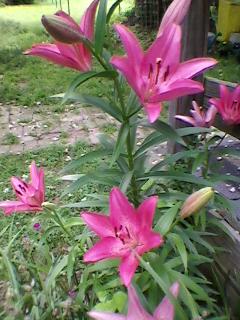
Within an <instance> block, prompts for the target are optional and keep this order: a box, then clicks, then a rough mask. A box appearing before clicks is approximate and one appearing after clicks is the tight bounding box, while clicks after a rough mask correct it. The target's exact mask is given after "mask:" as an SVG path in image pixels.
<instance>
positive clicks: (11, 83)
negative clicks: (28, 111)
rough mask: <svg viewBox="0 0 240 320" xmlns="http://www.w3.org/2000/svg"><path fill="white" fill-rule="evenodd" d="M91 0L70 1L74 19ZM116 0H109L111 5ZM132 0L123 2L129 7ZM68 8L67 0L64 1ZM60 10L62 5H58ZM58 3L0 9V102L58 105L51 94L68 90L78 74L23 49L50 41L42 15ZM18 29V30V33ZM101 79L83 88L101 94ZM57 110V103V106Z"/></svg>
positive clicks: (53, 10) (52, 10)
mask: <svg viewBox="0 0 240 320" xmlns="http://www.w3.org/2000/svg"><path fill="white" fill-rule="evenodd" d="M90 2H91V0H84V1H79V0H74V1H71V10H72V12H73V16H74V18H76V19H77V21H79V19H80V17H81V16H82V14H83V12H84V10H85V9H86V7H87V6H88V5H89V3H90ZM112 2H113V1H110V4H111V3H112ZM131 3H132V1H130V2H128V3H127V4H124V5H123V6H122V10H124V9H125V8H128V7H129V6H130V5H131ZM63 8H64V9H65V10H66V1H63ZM58 9H59V8H58ZM55 11H56V7H55V5H52V4H51V3H50V2H49V3H48V2H47V3H45V2H44V4H42V3H41V4H36V5H24V6H11V7H4V8H0V30H1V31H0V35H1V42H0V75H2V79H1V80H0V101H1V102H7V101H16V104H18V105H27V106H30V107H31V106H34V105H35V104H36V102H37V101H41V102H42V103H44V104H49V105H53V106H54V105H55V101H53V100H52V99H50V96H51V95H54V94H57V93H60V92H64V91H66V89H67V87H68V85H69V83H70V82H71V81H72V80H73V79H74V77H75V76H76V75H77V74H78V73H77V72H76V71H74V70H69V69H67V68H62V67H60V66H56V65H53V64H51V63H48V62H46V61H44V60H42V59H40V58H35V57H26V56H24V55H23V52H24V51H25V50H26V49H28V48H31V46H32V45H33V44H34V43H41V42H50V41H51V39H50V37H49V36H48V35H47V33H46V32H45V31H44V28H43V27H42V26H41V22H40V20H41V15H42V14H43V13H44V14H50V13H51V14H52V13H54V12H55ZM16 30H17V32H16ZM101 83H102V82H101V80H92V81H91V82H89V83H87V84H86V85H84V86H83V87H82V92H88V93H89V92H91V94H92V95H97V96H98V95H101V94H102V93H101V91H102V90H101V87H102V86H101ZM57 109H58V106H57Z"/></svg>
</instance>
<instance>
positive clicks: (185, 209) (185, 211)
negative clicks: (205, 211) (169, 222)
mask: <svg viewBox="0 0 240 320" xmlns="http://www.w3.org/2000/svg"><path fill="white" fill-rule="evenodd" d="M213 195H214V191H213V189H212V188H210V187H207V188H203V189H200V190H198V191H196V192H194V193H193V194H191V195H190V196H189V197H188V198H187V199H186V201H185V202H184V204H183V206H182V209H181V212H180V216H181V218H182V219H185V218H187V217H189V216H191V215H192V214H194V213H195V212H197V211H199V210H200V209H202V208H203V207H204V206H205V205H206V204H207V203H208V202H209V200H210V199H211V198H212V197H213Z"/></svg>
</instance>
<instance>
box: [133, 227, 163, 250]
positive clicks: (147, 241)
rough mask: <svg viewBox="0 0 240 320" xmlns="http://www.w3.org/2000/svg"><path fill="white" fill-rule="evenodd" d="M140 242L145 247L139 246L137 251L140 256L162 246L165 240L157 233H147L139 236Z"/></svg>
mask: <svg viewBox="0 0 240 320" xmlns="http://www.w3.org/2000/svg"><path fill="white" fill-rule="evenodd" d="M139 242H140V243H144V245H142V246H141V245H139V246H138V247H137V249H136V250H137V253H138V254H139V255H142V254H144V253H145V252H147V251H150V250H152V249H154V248H158V247H160V246H162V245H163V243H164V240H163V238H162V236H161V235H160V234H159V233H157V232H154V231H145V232H142V233H141V234H140V235H139Z"/></svg>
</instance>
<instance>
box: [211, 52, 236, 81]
mask: <svg viewBox="0 0 240 320" xmlns="http://www.w3.org/2000/svg"><path fill="white" fill-rule="evenodd" d="M215 58H216V59H217V60H218V61H219V63H218V66H217V67H216V68H214V69H212V70H210V71H209V72H208V73H207V75H209V76H211V77H214V78H217V79H220V80H225V81H230V82H236V83H240V63H237V61H236V59H235V58H233V57H229V58H221V57H218V56H216V57H215Z"/></svg>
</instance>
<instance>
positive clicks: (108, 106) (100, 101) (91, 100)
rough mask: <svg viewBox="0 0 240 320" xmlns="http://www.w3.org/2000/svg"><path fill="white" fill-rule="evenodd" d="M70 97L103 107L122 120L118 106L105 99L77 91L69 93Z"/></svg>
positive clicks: (59, 96)
mask: <svg viewBox="0 0 240 320" xmlns="http://www.w3.org/2000/svg"><path fill="white" fill-rule="evenodd" d="M63 96H64V95H63V94H57V95H55V96H53V97H55V98H62V97H63ZM68 99H69V100H73V101H78V102H80V103H82V104H86V105H87V106H88V105H90V106H94V107H97V108H99V109H101V110H102V111H104V112H106V113H108V114H109V115H110V116H112V117H113V118H115V119H116V120H118V121H119V122H121V121H122V115H121V112H120V110H119V109H118V108H117V106H116V105H112V104H110V103H109V102H108V101H107V100H105V99H102V98H98V97H94V96H90V95H85V94H78V93H76V92H73V93H71V94H69V97H68Z"/></svg>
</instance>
